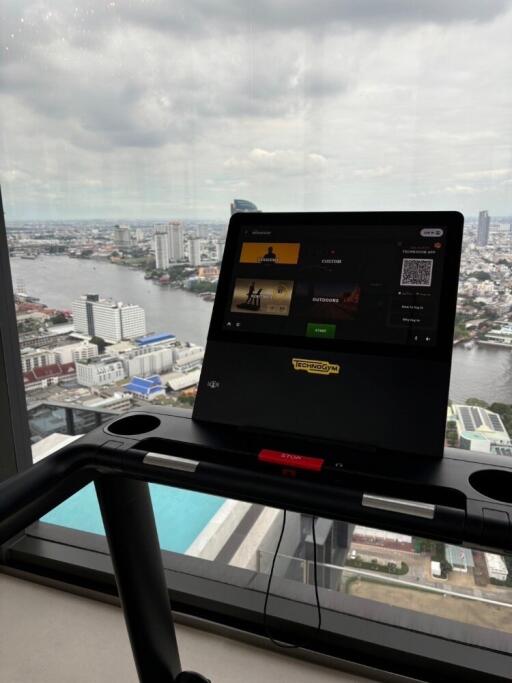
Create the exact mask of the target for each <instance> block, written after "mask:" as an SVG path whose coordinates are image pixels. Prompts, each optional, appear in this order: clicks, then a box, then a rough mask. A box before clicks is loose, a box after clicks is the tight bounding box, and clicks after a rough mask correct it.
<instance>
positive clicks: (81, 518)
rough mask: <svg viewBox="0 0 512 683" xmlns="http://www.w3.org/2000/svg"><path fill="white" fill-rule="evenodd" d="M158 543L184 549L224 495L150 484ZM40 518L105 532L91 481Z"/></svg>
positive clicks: (162, 545)
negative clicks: (219, 495) (210, 494)
mask: <svg viewBox="0 0 512 683" xmlns="http://www.w3.org/2000/svg"><path fill="white" fill-rule="evenodd" d="M149 488H150V491H151V500H152V501H153V509H154V511H155V518H156V525H157V528H158V537H159V539H160V546H161V548H162V549H164V550H171V551H174V552H176V553H184V552H185V551H186V550H187V548H188V547H189V545H190V544H191V543H192V541H193V540H194V539H195V538H196V536H197V535H198V534H199V533H200V532H201V531H202V530H203V529H204V527H205V526H206V525H207V524H208V522H209V521H210V519H211V518H212V517H213V515H214V514H215V513H216V512H217V510H218V509H219V508H220V506H221V505H222V504H223V503H224V501H225V498H219V497H218V496H208V495H205V494H204V493H196V492H194V491H184V490H183V489H174V488H171V487H169V486H160V485H159V484H150V485H149ZM41 521H42V522H48V523H49V524H59V525H60V526H65V527H69V528H72V529H78V530H79V531H89V532H91V533H93V534H103V535H105V529H104V527H103V522H102V521H101V514H100V509H99V506H98V500H97V498H96V492H95V490H94V486H93V484H89V485H88V486H85V487H84V488H83V489H81V490H80V491H78V493H75V495H74V496H71V498H68V500H66V501H65V502H64V503H62V504H61V505H59V506H58V507H56V508H55V509H54V510H52V511H51V512H49V513H48V514H47V515H45V516H44V517H42V518H41Z"/></svg>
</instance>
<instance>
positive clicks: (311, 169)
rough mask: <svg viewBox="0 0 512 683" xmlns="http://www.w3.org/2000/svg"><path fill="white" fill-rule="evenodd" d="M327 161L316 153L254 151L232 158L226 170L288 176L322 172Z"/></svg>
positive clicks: (225, 163)
mask: <svg viewBox="0 0 512 683" xmlns="http://www.w3.org/2000/svg"><path fill="white" fill-rule="evenodd" d="M326 166H327V159H326V158H325V157H324V156H323V155H322V154H317V153H315V152H309V153H304V152H302V151H298V150H290V149H288V150H283V149H276V150H266V149H259V148H255V149H252V150H251V151H250V152H249V153H248V154H247V155H246V156H245V157H243V158H236V157H230V158H229V159H226V161H225V162H224V168H226V169H230V170H231V169H233V170H235V171H239V170H242V171H263V172H279V173H287V174H297V173H315V172H322V171H324V170H325V168H326Z"/></svg>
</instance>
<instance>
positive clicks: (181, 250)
mask: <svg viewBox="0 0 512 683" xmlns="http://www.w3.org/2000/svg"><path fill="white" fill-rule="evenodd" d="M167 237H168V242H169V261H181V259H182V258H183V256H184V255H185V245H184V240H183V225H182V224H181V223H180V221H170V222H169V224H168V226H167Z"/></svg>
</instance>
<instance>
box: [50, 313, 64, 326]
mask: <svg viewBox="0 0 512 683" xmlns="http://www.w3.org/2000/svg"><path fill="white" fill-rule="evenodd" d="M67 321H68V319H67V318H66V316H65V315H64V313H63V312H62V311H59V312H58V313H56V314H55V315H53V316H52V317H51V318H50V322H51V324H52V325H62V324H63V323H67Z"/></svg>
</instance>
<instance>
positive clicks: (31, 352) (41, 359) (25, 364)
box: [21, 347, 60, 372]
mask: <svg viewBox="0 0 512 683" xmlns="http://www.w3.org/2000/svg"><path fill="white" fill-rule="evenodd" d="M55 362H56V359H55V354H54V353H53V351H49V350H48V349H31V348H30V347H27V348H26V349H21V370H22V372H28V371H29V370H33V369H34V368H44V367H45V366H47V365H53V364H54V363H55ZM59 362H60V361H59Z"/></svg>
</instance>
